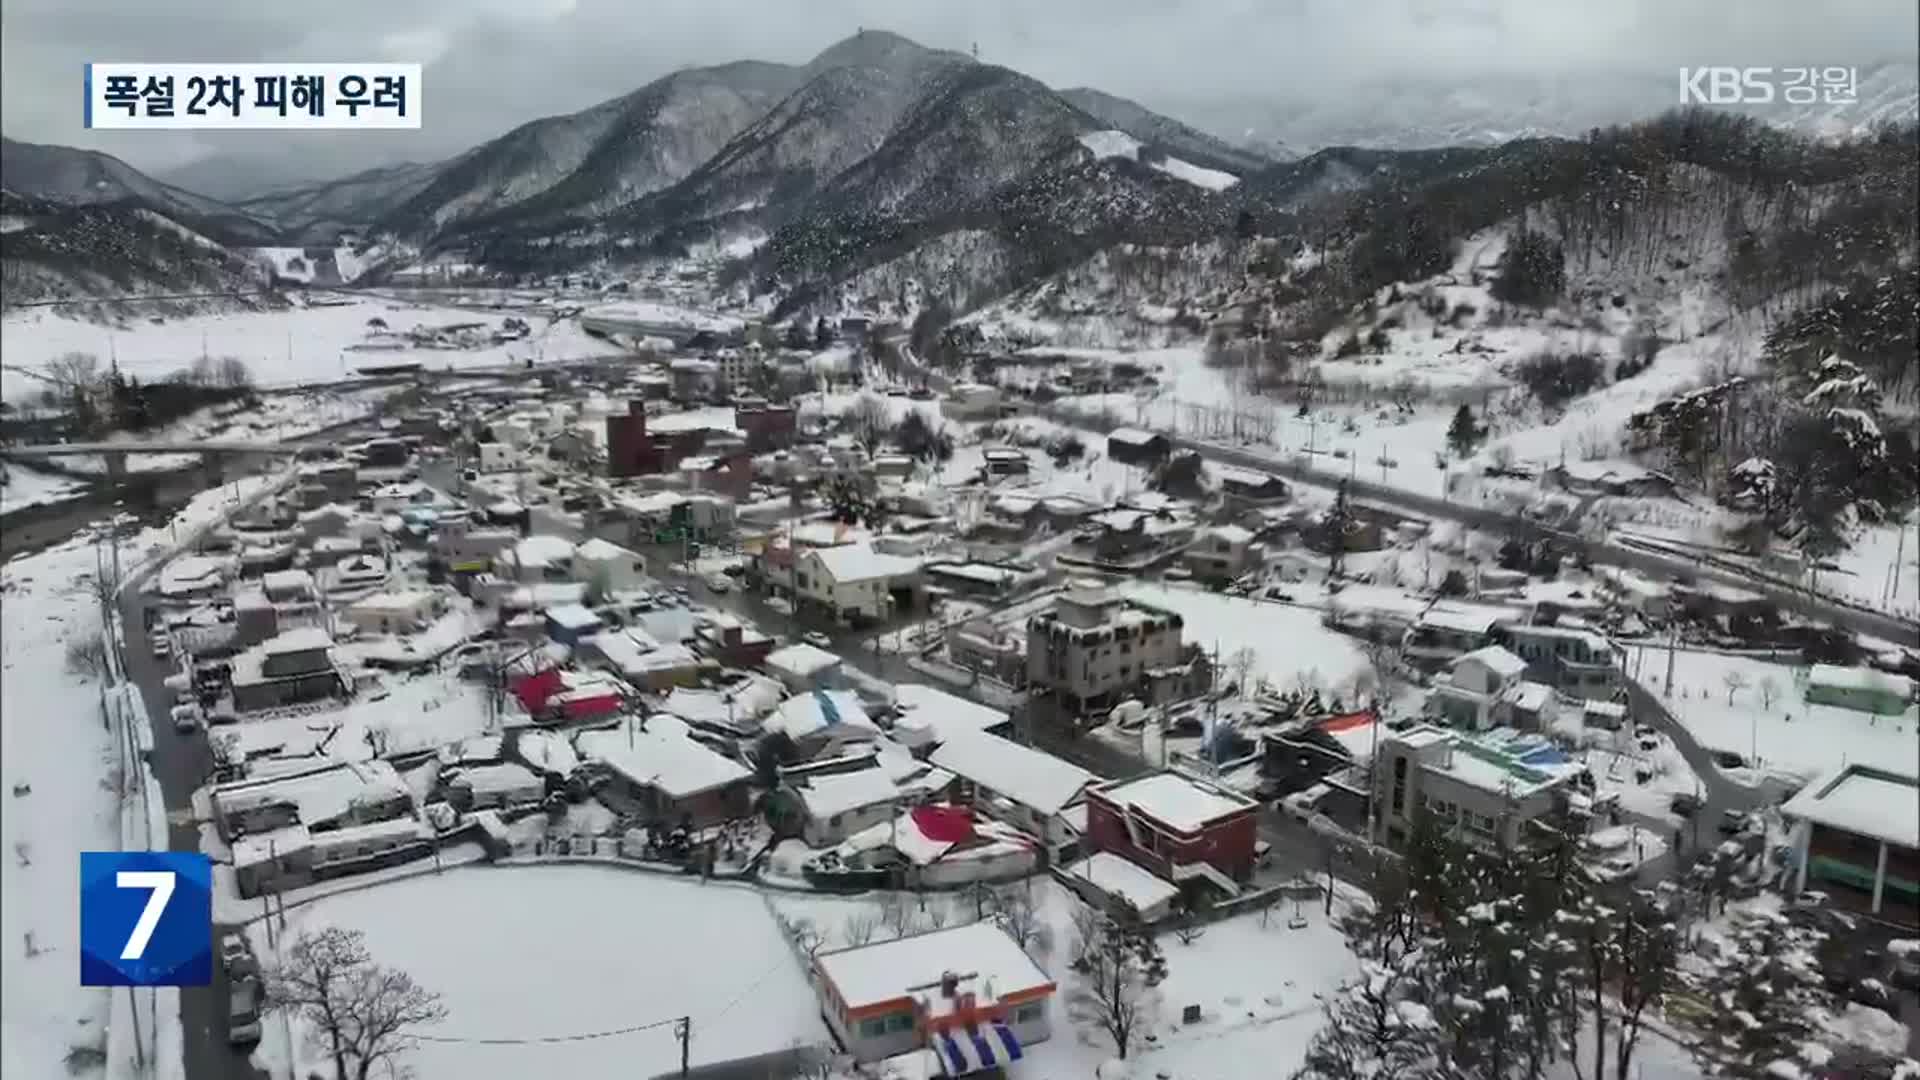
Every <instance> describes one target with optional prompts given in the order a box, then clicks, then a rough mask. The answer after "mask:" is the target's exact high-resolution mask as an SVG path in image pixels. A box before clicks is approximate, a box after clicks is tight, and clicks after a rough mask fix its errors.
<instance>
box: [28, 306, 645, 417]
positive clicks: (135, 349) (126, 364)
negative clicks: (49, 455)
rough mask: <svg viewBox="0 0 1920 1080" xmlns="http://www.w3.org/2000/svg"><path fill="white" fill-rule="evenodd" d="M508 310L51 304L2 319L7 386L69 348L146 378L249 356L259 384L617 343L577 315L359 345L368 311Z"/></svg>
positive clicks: (451, 314)
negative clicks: (90, 315) (89, 316)
mask: <svg viewBox="0 0 1920 1080" xmlns="http://www.w3.org/2000/svg"><path fill="white" fill-rule="evenodd" d="M505 314H507V313H505V312H492V311H468V310H462V309H458V308H446V307H429V306H418V305H413V304H409V303H405V302H403V301H399V300H392V299H378V300H365V301H358V302H354V303H349V304H344V305H341V306H338V307H314V308H294V309H291V310H288V311H271V312H230V313H224V314H214V315H195V316H190V317H186V318H179V319H169V320H167V321H165V322H162V323H160V324H158V325H156V324H154V323H151V322H146V321H135V322H131V323H129V324H127V325H125V326H123V327H119V328H115V327H109V326H102V325H99V324H97V323H90V322H82V321H80V320H77V319H72V318H68V317H66V316H63V315H56V314H53V313H52V312H51V311H48V310H44V309H43V310H39V311H35V312H31V313H16V314H9V315H8V316H7V317H6V319H5V320H4V321H0V352H4V353H5V355H6V357H7V369H8V370H7V371H6V372H5V373H4V375H0V394H3V395H4V396H5V397H7V398H8V399H9V400H12V399H14V398H16V397H26V396H29V395H32V394H35V393H38V392H39V390H41V389H42V388H43V387H44V386H45V383H43V382H41V381H40V380H38V379H34V378H33V377H32V376H28V375H23V374H20V373H19V372H18V371H15V370H13V369H15V368H26V369H29V370H34V371H38V370H42V369H44V367H45V366H46V364H47V362H48V361H50V360H52V359H54V358H55V357H58V356H61V355H63V354H65V353H69V352H83V353H91V354H93V355H94V356H96V357H98V358H99V360H100V363H101V366H102V367H105V366H106V364H107V361H108V358H109V357H112V358H114V360H115V361H116V362H117V363H118V365H119V367H120V370H122V371H124V372H126V373H127V374H129V375H137V376H139V377H140V378H141V379H144V380H151V379H160V378H165V377H166V376H167V375H169V374H171V373H173V372H175V371H178V370H180V369H181V368H185V367H188V366H190V365H191V364H192V363H193V362H194V360H196V359H198V358H199V357H200V356H202V355H206V356H211V357H214V358H216V359H218V358H220V357H226V356H234V357H238V358H239V359H241V360H242V361H245V362H246V364H247V366H248V367H249V368H250V369H251V370H252V372H253V377H254V381H255V382H256V383H258V384H259V385H261V386H286V385H290V384H296V383H313V382H332V381H337V380H342V379H349V378H352V377H353V376H354V373H355V369H356V368H359V367H362V366H374V365H384V364H401V363H420V364H424V365H425V366H426V367H428V368H430V369H444V368H467V367H497V366H500V365H504V364H521V363H523V362H525V361H527V360H532V361H534V362H535V363H540V362H550V361H557V360H568V359H578V358H580V357H586V356H596V355H601V354H604V353H608V352H611V351H613V347H612V346H610V345H608V344H607V343H606V342H604V341H599V340H597V339H595V338H590V337H588V336H587V335H586V334H585V333H584V332H583V331H581V329H580V325H579V323H578V321H576V320H570V319H569V320H561V321H558V322H554V323H551V324H550V325H545V326H543V325H540V320H538V319H536V320H533V321H534V323H535V326H534V331H533V334H532V336H531V337H529V338H527V339H526V340H523V341H513V342H508V343H506V344H504V345H488V346H486V347H484V348H475V349H418V348H403V349H399V350H393V351H387V350H382V351H352V350H350V349H349V346H355V345H360V344H363V343H366V342H367V341H368V332H369V327H368V325H367V320H368V319H373V318H379V319H382V320H384V321H385V322H386V324H387V326H388V328H389V329H391V330H392V331H394V332H395V333H404V332H406V331H408V330H411V329H414V328H416V327H444V326H450V325H453V324H456V323H475V322H479V323H485V324H486V325H487V326H488V327H489V328H495V329H497V328H498V326H499V323H500V321H501V319H502V318H503V317H504V315H505Z"/></svg>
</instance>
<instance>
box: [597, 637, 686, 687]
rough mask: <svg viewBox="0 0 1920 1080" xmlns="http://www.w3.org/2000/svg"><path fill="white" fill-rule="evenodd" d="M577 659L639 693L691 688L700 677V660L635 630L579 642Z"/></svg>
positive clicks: (682, 648)
mask: <svg viewBox="0 0 1920 1080" xmlns="http://www.w3.org/2000/svg"><path fill="white" fill-rule="evenodd" d="M578 648H579V650H580V656H581V658H582V659H583V660H585V661H586V662H588V663H597V664H599V665H600V666H602V667H605V668H607V669H608V670H610V671H612V672H613V673H615V674H617V675H619V676H620V677H621V678H623V679H625V680H626V681H627V682H629V683H632V684H633V685H634V686H636V687H639V688H640V689H642V690H652V691H655V692H666V691H669V690H672V689H673V688H674V687H676V686H692V685H693V684H694V683H695V682H696V681H697V680H698V679H699V676H700V657H698V656H697V655H695V654H694V651H693V650H692V649H689V648H687V647H686V646H685V645H683V644H681V643H679V642H677V641H676V642H673V643H672V644H668V645H662V644H660V643H659V642H658V641H655V640H654V639H653V637H652V636H650V635H649V634H647V633H646V631H644V630H642V629H640V628H638V627H628V628H627V629H624V630H602V631H600V632H599V633H597V634H594V635H592V636H590V637H586V638H582V639H581V640H580V643H579V645H578Z"/></svg>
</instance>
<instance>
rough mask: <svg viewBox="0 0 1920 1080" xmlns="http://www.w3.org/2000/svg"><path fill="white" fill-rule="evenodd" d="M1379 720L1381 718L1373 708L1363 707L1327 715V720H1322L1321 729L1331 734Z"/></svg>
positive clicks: (1361, 726)
mask: <svg viewBox="0 0 1920 1080" xmlns="http://www.w3.org/2000/svg"><path fill="white" fill-rule="evenodd" d="M1379 720H1380V718H1379V717H1378V716H1375V715H1374V713H1373V710H1372V709H1361V710H1360V711H1359V712H1350V713H1339V714H1337V715H1335V716H1329V717H1327V718H1326V719H1325V720H1322V721H1320V730H1321V731H1324V732H1326V733H1327V734H1329V735H1331V734H1333V733H1334V732H1338V731H1352V730H1353V729H1354V728H1363V727H1366V726H1367V725H1368V724H1373V723H1378V722H1379Z"/></svg>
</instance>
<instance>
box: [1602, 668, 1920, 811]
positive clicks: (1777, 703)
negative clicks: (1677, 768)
mask: <svg viewBox="0 0 1920 1080" xmlns="http://www.w3.org/2000/svg"><path fill="white" fill-rule="evenodd" d="M1625 663H1626V670H1627V672H1628V673H1630V674H1636V675H1637V677H1639V678H1640V680H1641V682H1642V683H1643V684H1644V685H1646V687H1647V688H1648V689H1649V690H1650V691H1652V692H1654V693H1656V694H1663V693H1664V690H1665V687H1666V663H1667V650H1666V649H1664V648H1660V647H1657V646H1649V645H1638V646H1632V647H1630V648H1628V650H1627V656H1626V662H1625ZM1804 675H1805V670H1804V669H1796V668H1793V667H1789V666H1787V665H1785V664H1776V663H1770V662H1768V661H1766V660H1762V659H1757V658H1753V657H1746V656H1729V655H1725V654H1721V653H1712V652H1696V651H1688V650H1681V651H1676V652H1675V653H1674V658H1673V693H1672V694H1671V695H1666V696H1664V698H1663V702H1664V704H1665V705H1666V707H1667V709H1668V710H1669V711H1670V712H1672V713H1673V715H1674V717H1675V718H1676V719H1678V720H1679V721H1680V723H1681V724H1683V725H1685V726H1686V728H1687V730H1688V731H1690V732H1692V733H1693V736H1694V738H1696V739H1698V740H1699V741H1700V743H1701V744H1702V745H1703V746H1706V747H1708V748H1709V749H1712V750H1724V751H1727V752H1730V753H1734V754H1738V755H1740V756H1741V757H1743V758H1746V759H1747V760H1748V764H1750V765H1753V766H1755V767H1758V768H1763V769H1766V770H1769V771H1775V772H1783V773H1791V774H1793V775H1796V776H1799V777H1801V778H1802V779H1806V778H1809V777H1812V776H1814V775H1816V774H1818V773H1822V772H1825V771H1827V770H1828V769H1832V768H1837V767H1839V766H1841V765H1844V764H1846V763H1848V762H1875V761H1882V762H1905V763H1909V764H1911V763H1912V761H1913V760H1914V756H1915V754H1916V753H1920V713H1917V712H1916V710H1914V709H1908V710H1907V712H1906V714H1905V715H1903V716H1874V715H1872V714H1869V713H1864V712H1855V711H1854V710H1852V709H1843V708H1839V707H1836V706H1832V705H1810V704H1808V703H1807V701H1806V699H1805V696H1804V686H1803V684H1802V682H1801V681H1800V680H1801V678H1802V677H1803V676H1804Z"/></svg>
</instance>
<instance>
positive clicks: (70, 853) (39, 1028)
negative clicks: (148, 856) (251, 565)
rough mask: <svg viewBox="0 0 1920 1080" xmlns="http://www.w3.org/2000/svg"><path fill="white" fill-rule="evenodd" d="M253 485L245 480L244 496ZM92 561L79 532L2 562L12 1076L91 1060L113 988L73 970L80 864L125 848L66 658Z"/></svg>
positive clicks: (125, 545)
mask: <svg viewBox="0 0 1920 1080" xmlns="http://www.w3.org/2000/svg"><path fill="white" fill-rule="evenodd" d="M257 483H258V481H255V480H251V479H250V480H249V481H247V482H246V483H244V484H243V485H241V487H242V493H243V494H244V493H245V492H246V491H248V490H250V489H251V488H252V487H254V486H255V485H256V484H257ZM232 498H233V489H232V488H220V489H217V490H214V491H210V492H205V493H202V494H201V495H199V496H196V497H195V498H194V499H193V500H191V501H190V502H189V503H188V504H187V506H185V507H184V508H182V510H181V512H180V514H179V516H178V517H176V518H175V524H176V525H178V527H180V528H181V529H189V528H193V527H195V526H198V525H200V524H203V523H205V522H207V521H209V520H211V519H212V517H213V516H214V515H215V514H217V513H218V512H219V511H220V510H221V509H222V508H223V507H224V506H225V505H226V504H227V502H228V501H229V500H231V499H232ZM167 536H168V530H167V529H165V528H151V529H147V530H145V531H143V532H142V533H141V534H140V535H139V536H137V537H132V538H128V539H123V540H122V541H121V561H122V563H123V565H124V566H125V567H126V568H127V569H128V570H129V572H130V571H131V569H132V568H133V567H134V566H135V565H137V564H138V563H139V562H140V561H141V560H142V559H143V558H144V557H146V556H148V555H150V554H152V553H153V552H154V551H155V550H156V549H158V548H160V547H161V546H162V545H164V544H165V543H166V540H167ZM96 565H98V564H97V563H96V562H95V547H94V544H93V538H92V537H91V536H90V535H82V536H79V537H76V538H75V539H73V540H71V541H69V542H68V543H67V544H66V545H64V546H61V547H57V548H52V549H49V550H47V551H43V552H39V553H37V554H33V555H28V556H24V557H21V558H16V559H13V560H12V561H10V562H8V563H7V564H6V565H5V566H4V567H3V568H0V612H4V618H5V625H4V629H3V630H0V788H3V789H4V794H0V798H4V799H5V800H6V805H5V809H4V811H0V845H3V846H4V849H5V850H4V860H5V861H4V862H0V941H4V942H5V948H6V949H7V950H8V951H7V961H6V963H5V964H0V972H4V974H0V987H3V988H4V993H0V1025H4V1032H5V1037H4V1038H0V1075H4V1076H7V1077H14V1076H21V1077H55V1076H63V1075H66V1074H67V1061H68V1057H69V1054H75V1060H78V1061H81V1062H84V1061H85V1060H86V1055H87V1053H88V1052H89V1051H94V1050H102V1049H104V1046H105V1039H106V1033H105V1030H104V1028H103V1026H102V1025H103V1023H104V1021H105V1019H106V1016H107V994H106V991H104V990H99V989H92V988H87V987H82V986H80V985H79V980H78V978H77V977H76V975H75V970H76V968H77V965H78V959H77V957H78V948H79V937H78V934H79V924H78V920H77V916H78V913H79V910H80V908H79V890H78V885H79V873H78V862H77V856H78V853H79V852H82V851H112V850H115V849H117V848H118V846H119V843H120V837H119V832H118V826H117V811H118V797H117V795H116V792H117V791H118V790H119V787H118V785H119V782H120V781H119V776H118V766H117V759H116V756H115V754H114V752H113V749H114V748H113V746H112V743H111V739H110V737H109V735H108V732H107V730H106V727H105V724H104V717H103V715H102V712H101V708H102V706H101V686H100V684H99V682H97V681H95V680H91V679H88V678H85V677H82V676H80V675H76V674H74V673H73V672H72V671H70V670H69V669H68V666H67V661H66V649H67V645H68V643H70V642H73V641H78V640H83V639H86V638H88V637H90V636H93V635H97V634H98V633H99V626H100V623H99V618H98V615H97V612H98V610H99V609H98V602H97V601H96V600H95V598H94V596H93V594H92V593H91V591H90V582H91V581H92V579H93V577H94V569H95V567H96ZM177 1015H178V1014H177V1013H175V1014H174V1016H175V1018H176V1022H177ZM175 1045H177V1042H176V1043H175Z"/></svg>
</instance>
